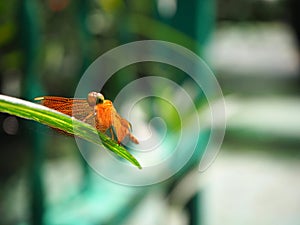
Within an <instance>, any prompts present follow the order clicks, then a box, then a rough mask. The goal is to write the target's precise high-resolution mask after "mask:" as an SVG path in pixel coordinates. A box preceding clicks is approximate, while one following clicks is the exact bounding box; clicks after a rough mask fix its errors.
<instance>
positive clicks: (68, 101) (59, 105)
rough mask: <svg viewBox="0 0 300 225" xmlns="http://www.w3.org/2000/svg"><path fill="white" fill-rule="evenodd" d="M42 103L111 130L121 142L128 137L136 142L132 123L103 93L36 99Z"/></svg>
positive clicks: (104, 129) (112, 135) (114, 137)
mask: <svg viewBox="0 0 300 225" xmlns="http://www.w3.org/2000/svg"><path fill="white" fill-rule="evenodd" d="M34 100H35V101H40V104H42V105H44V106H46V107H48V108H51V109H54V110H57V111H59V112H61V113H64V114H66V115H69V116H73V117H75V118H76V119H78V120H81V121H83V122H86V123H88V124H90V125H92V126H93V127H95V128H96V129H97V130H98V131H100V132H102V133H106V132H107V131H108V132H110V134H111V138H112V139H113V140H116V141H117V142H118V144H121V143H122V142H123V141H124V139H125V138H126V137H128V138H129V140H130V141H132V142H133V143H135V144H139V141H138V140H137V138H136V137H135V136H134V135H133V134H132V133H131V132H132V125H131V123H129V122H128V121H127V120H126V119H124V118H123V117H121V116H120V115H119V114H118V112H117V110H116V109H115V107H114V105H113V103H112V101H110V100H108V99H105V98H104V96H103V95H102V94H101V93H98V92H90V93H89V94H88V96H87V98H86V99H79V98H65V97H58V96H42V97H37V98H35V99H34Z"/></svg>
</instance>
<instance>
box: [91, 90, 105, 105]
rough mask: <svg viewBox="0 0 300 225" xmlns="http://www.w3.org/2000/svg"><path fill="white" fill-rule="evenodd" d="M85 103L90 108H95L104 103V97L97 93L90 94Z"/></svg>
mask: <svg viewBox="0 0 300 225" xmlns="http://www.w3.org/2000/svg"><path fill="white" fill-rule="evenodd" d="M87 102H88V103H89V105H90V106H95V105H98V104H102V103H103V102H104V96H103V95H102V94H101V93H98V92H95V91H93V92H90V93H89V94H88V97H87Z"/></svg>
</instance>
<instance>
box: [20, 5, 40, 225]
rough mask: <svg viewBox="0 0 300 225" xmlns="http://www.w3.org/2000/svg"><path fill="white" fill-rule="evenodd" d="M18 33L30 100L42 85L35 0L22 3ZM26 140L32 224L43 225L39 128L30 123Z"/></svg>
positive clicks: (26, 95) (26, 90) (26, 91)
mask: <svg viewBox="0 0 300 225" xmlns="http://www.w3.org/2000/svg"><path fill="white" fill-rule="evenodd" d="M19 10H20V11H19V17H20V18H19V21H20V24H19V28H20V29H19V32H20V39H21V44H22V49H23V53H24V54H23V55H24V64H23V72H24V81H23V95H24V96H25V98H27V99H29V100H32V99H33V98H34V97H35V96H37V95H40V94H41V90H42V88H41V86H40V83H39V79H38V75H37V74H38V69H39V61H38V60H39V49H40V47H41V37H40V26H39V21H40V17H39V15H38V9H37V4H36V2H35V0H22V1H21V2H20V8H19ZM31 125H32V126H34V127H35V128H34V129H31V130H32V132H30V134H28V135H29V140H30V142H31V146H32V152H31V154H32V158H31V160H32V162H31V168H30V187H29V188H30V192H31V203H30V208H31V224H34V225H35V224H36V225H42V224H44V222H43V214H44V187H43V179H42V178H43V176H42V174H43V170H42V165H43V162H44V138H45V137H44V135H43V134H38V133H37V130H38V129H36V128H37V127H38V126H39V125H38V124H36V123H31Z"/></svg>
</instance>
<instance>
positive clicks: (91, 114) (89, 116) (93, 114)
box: [82, 112, 95, 122]
mask: <svg viewBox="0 0 300 225" xmlns="http://www.w3.org/2000/svg"><path fill="white" fill-rule="evenodd" d="M92 116H95V113H94V112H91V113H90V114H89V115H87V116H86V117H85V118H84V119H83V120H82V121H83V122H85V121H86V120H88V119H89V118H91V117H92Z"/></svg>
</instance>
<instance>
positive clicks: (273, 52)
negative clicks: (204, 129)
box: [0, 0, 300, 225]
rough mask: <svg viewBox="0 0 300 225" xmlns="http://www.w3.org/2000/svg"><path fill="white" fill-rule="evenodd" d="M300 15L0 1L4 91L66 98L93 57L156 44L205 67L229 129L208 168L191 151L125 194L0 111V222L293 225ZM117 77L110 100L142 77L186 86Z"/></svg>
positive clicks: (298, 196) (142, 72)
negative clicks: (175, 166)
mask: <svg viewBox="0 0 300 225" xmlns="http://www.w3.org/2000/svg"><path fill="white" fill-rule="evenodd" d="M299 10H300V6H299V1H297V0H239V1H238V0H228V1H222V0H218V1H213V0H198V1H196V0H190V1H183V0H156V1H150V0H149V1H134V0H126V1H125V0H123V1H122V0H86V1H84V0H74V1H71V0H61V1H60V0H44V1H37V0H22V1H17V0H11V1H1V2H0V54H1V55H0V93H1V94H5V95H10V96H15V97H19V98H23V99H27V100H30V101H32V100H33V98H34V97H36V96H41V95H46V94H47V95H57V96H65V97H72V96H73V95H74V91H75V88H76V86H77V83H78V81H79V79H80V77H81V75H82V74H83V72H84V71H85V69H86V68H87V67H88V66H89V65H90V63H91V62H93V60H95V59H96V58H97V57H98V56H100V55H101V54H103V53H104V52H106V51H108V50H110V49H112V48H114V47H117V46H119V45H121V44H124V43H128V42H130V41H135V40H144V39H158V40H165V41H170V42H174V43H177V44H180V45H182V46H184V47H186V48H188V49H190V50H192V51H194V52H195V53H197V54H198V55H200V56H202V57H203V58H204V59H205V61H206V62H207V63H208V64H209V65H210V67H211V68H212V70H213V71H214V73H215V74H216V76H217V79H218V81H219V83H220V85H221V87H222V90H223V92H224V95H225V99H226V105H227V117H228V121H227V131H226V136H225V140H224V143H223V146H222V149H221V152H220V154H219V155H218V158H217V159H216V160H215V162H214V164H213V165H212V166H211V167H210V168H209V169H208V170H207V171H206V172H205V173H198V172H197V162H198V160H199V155H198V156H197V155H195V156H194V158H195V159H194V161H192V162H190V163H189V165H188V166H187V167H186V168H185V169H184V170H183V172H182V173H180V174H179V175H178V176H176V177H175V178H172V179H170V180H168V181H166V182H164V183H162V184H159V185H153V186H150V187H140V188H133V187H126V186H121V185H117V184H115V183H112V182H110V181H107V180H105V179H104V178H101V177H99V176H98V175H97V174H95V173H94V172H93V171H92V170H90V169H89V167H88V166H87V165H86V164H85V162H84V160H83V159H82V157H81V155H80V153H79V151H78V150H77V147H76V144H75V142H74V140H73V139H72V138H68V137H65V136H62V135H58V134H56V133H55V132H53V131H51V130H50V129H47V128H46V127H45V126H39V125H38V124H36V123H33V122H29V121H24V120H21V119H19V118H15V117H12V116H9V115H6V114H0V138H1V143H0V146H1V157H0V225H2V224H128V225H129V224H130V225H132V224H175V225H176V224H205V225H217V224H231V225H232V224H234V225H235V224H238V225H239V224H243V225H244V224H264V225H268V224H272V225H273V224H291V225H294V224H300V222H299V221H300V216H299V211H300V191H299V190H300V116H299V115H300V101H299V91H300V73H299V62H300V60H299V36H300V32H299V21H300V19H299V18H298V17H299V15H300V12H299ZM120 73H123V75H124V74H126V76H123V75H120V76H115V77H114V78H113V79H110V80H109V82H108V83H107V84H106V85H105V87H104V89H103V94H104V95H105V96H106V97H107V98H109V99H114V97H115V96H116V95H117V93H118V91H119V90H120V89H121V88H122V87H123V86H124V85H126V84H127V83H128V82H130V81H132V80H134V79H137V78H139V77H141V76H147V75H156V76H162V74H163V76H165V77H167V78H169V79H172V80H174V81H175V82H176V83H178V84H183V83H184V81H186V80H187V79H188V78H187V77H186V75H184V74H182V73H181V72H180V71H178V70H176V69H174V68H171V67H168V66H166V65H160V64H155V63H143V64H141V65H133V66H130V67H128V68H126V69H125V70H124V71H120ZM198 97H199V96H198ZM196 100H197V101H198V102H199V103H200V104H199V105H201V103H202V101H205V100H203V98H202V97H201V96H200V97H199V98H197V99H196ZM149 116H150V117H151V115H149ZM171 122H172V121H171ZM174 123H175V125H174V127H175V128H176V122H174ZM137 130H138V129H136V130H135V132H138V131H137ZM54 146H55V147H54Z"/></svg>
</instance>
